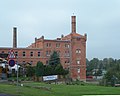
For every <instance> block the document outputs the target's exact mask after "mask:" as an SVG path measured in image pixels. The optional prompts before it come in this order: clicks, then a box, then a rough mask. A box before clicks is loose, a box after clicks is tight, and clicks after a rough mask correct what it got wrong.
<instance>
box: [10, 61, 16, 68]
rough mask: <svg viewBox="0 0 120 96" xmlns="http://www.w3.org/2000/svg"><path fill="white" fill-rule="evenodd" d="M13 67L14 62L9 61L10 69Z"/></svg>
mask: <svg viewBox="0 0 120 96" xmlns="http://www.w3.org/2000/svg"><path fill="white" fill-rule="evenodd" d="M14 65H15V60H12V59H11V60H9V66H10V67H13V66H14Z"/></svg>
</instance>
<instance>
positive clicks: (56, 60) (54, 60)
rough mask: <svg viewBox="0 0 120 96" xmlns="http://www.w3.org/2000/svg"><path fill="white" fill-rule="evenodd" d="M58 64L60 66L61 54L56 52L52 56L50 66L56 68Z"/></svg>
mask: <svg viewBox="0 0 120 96" xmlns="http://www.w3.org/2000/svg"><path fill="white" fill-rule="evenodd" d="M57 64H60V58H59V54H58V53H57V52H56V51H53V53H52V54H51V55H50V59H49V65H53V66H56V65H57Z"/></svg>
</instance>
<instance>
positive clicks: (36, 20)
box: [0, 0, 120, 59]
mask: <svg viewBox="0 0 120 96" xmlns="http://www.w3.org/2000/svg"><path fill="white" fill-rule="evenodd" d="M73 13H74V15H76V17H77V32H78V33H79V34H81V35H83V34H84V33H87V36H88V38H87V49H86V50H87V58H88V59H92V58H95V57H96V58H99V59H103V58H105V57H107V58H109V57H112V58H116V59H119V58H120V43H119V42H120V0H0V39H1V42H0V47H12V40H13V37H12V36H13V32H12V28H13V27H14V26H16V27H17V28H18V46H19V47H27V46H28V45H30V44H31V43H33V42H34V39H35V37H37V38H39V37H41V36H42V35H44V36H45V38H46V39H55V38H57V37H60V36H61V34H64V35H67V34H69V33H70V32H71V16H72V15H73Z"/></svg>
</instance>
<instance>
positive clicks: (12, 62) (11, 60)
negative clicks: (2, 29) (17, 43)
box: [8, 50, 16, 67]
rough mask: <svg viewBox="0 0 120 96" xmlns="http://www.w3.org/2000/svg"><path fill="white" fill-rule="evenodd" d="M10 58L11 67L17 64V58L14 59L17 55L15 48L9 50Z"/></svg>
mask: <svg viewBox="0 0 120 96" xmlns="http://www.w3.org/2000/svg"><path fill="white" fill-rule="evenodd" d="M8 59H9V66H10V67H13V66H14V65H15V60H14V59H16V56H15V54H14V51H13V50H10V51H9V54H8Z"/></svg>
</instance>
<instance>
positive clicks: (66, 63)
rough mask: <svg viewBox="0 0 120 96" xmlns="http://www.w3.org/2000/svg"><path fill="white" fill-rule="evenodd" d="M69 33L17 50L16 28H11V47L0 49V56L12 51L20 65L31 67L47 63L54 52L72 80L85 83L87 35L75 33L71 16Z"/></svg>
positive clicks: (37, 40) (74, 24) (73, 17)
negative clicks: (29, 65) (25, 64)
mask: <svg viewBox="0 0 120 96" xmlns="http://www.w3.org/2000/svg"><path fill="white" fill-rule="evenodd" d="M71 29H72V30H71V33H70V34H69V35H67V36H64V35H61V38H57V39H55V40H48V39H45V38H44V36H41V37H40V38H35V41H34V43H32V44H31V45H30V46H28V47H26V48H17V28H16V27H14V28H13V47H12V48H5V47H2V48H0V54H1V55H2V54H8V52H9V50H10V49H13V50H14V52H15V54H16V56H17V57H18V59H17V60H16V62H18V63H20V64H24V63H31V64H32V65H33V66H34V65H35V64H36V63H37V62H38V61H42V62H43V63H44V64H47V63H48V60H49V57H50V54H51V53H52V52H53V51H54V50H55V51H57V52H58V53H59V55H60V60H61V64H62V65H63V67H64V68H68V69H69V71H70V77H71V78H72V79H73V80H76V79H79V80H81V81H86V40H87V35H86V34H85V35H84V36H83V35H80V34H78V33H76V16H71Z"/></svg>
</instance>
